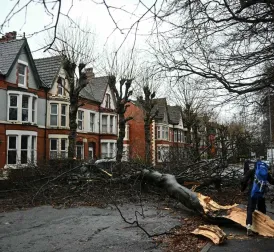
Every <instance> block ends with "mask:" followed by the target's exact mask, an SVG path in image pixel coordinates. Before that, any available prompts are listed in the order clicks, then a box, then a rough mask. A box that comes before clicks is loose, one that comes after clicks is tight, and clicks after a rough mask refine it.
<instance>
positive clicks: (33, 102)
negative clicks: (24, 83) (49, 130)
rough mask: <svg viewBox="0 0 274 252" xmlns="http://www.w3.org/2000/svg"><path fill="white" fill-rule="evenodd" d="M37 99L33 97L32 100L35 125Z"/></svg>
mask: <svg viewBox="0 0 274 252" xmlns="http://www.w3.org/2000/svg"><path fill="white" fill-rule="evenodd" d="M36 100H37V99H36V98H35V97H33V99H32V106H31V107H32V108H31V111H32V116H31V117H32V122H33V123H34V122H36V106H37V105H36Z"/></svg>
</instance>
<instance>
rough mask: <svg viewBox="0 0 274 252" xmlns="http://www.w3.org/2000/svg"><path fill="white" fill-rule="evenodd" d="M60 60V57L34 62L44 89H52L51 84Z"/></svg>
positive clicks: (59, 66)
mask: <svg viewBox="0 0 274 252" xmlns="http://www.w3.org/2000/svg"><path fill="white" fill-rule="evenodd" d="M61 60H62V58H61V56H53V57H47V58H41V59H35V60H34V62H35V65H36V68H37V70H38V73H39V75H40V78H41V80H42V83H43V86H44V87H46V88H51V87H52V84H53V82H54V80H55V78H56V76H57V74H58V72H59V70H60V68H61Z"/></svg>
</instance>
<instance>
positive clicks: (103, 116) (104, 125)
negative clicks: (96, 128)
mask: <svg viewBox="0 0 274 252" xmlns="http://www.w3.org/2000/svg"><path fill="white" fill-rule="evenodd" d="M103 118H106V122H104V121H103ZM103 123H104V124H103ZM102 133H108V115H102Z"/></svg>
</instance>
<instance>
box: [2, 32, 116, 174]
mask: <svg viewBox="0 0 274 252" xmlns="http://www.w3.org/2000/svg"><path fill="white" fill-rule="evenodd" d="M86 73H87V75H88V80H89V83H88V85H87V86H86V87H85V88H84V89H83V90H82V91H81V94H80V96H81V103H82V104H83V106H81V107H80V108H79V111H78V115H77V123H78V130H77V136H76V143H77V145H76V153H75V155H76V157H77V158H79V159H84V158H85V159H87V158H96V157H114V156H115V155H116V139H117V115H116V113H115V97H114V95H113V92H112V90H111V89H110V88H109V85H108V77H95V76H94V74H93V70H92V68H89V69H86ZM69 104H70V103H69V86H68V83H67V80H66V73H65V71H64V69H63V68H62V60H61V57H59V56H56V57H49V58H42V59H37V60H34V59H33V57H32V54H31V51H30V48H29V46H28V43H27V40H26V39H25V38H23V39H16V32H12V33H7V34H6V35H5V36H3V37H2V39H0V108H1V110H0V169H1V168H7V167H12V168H16V167H18V165H25V164H27V163H29V162H31V163H36V162H37V161H38V160H45V159H50V158H56V157H66V156H67V148H68V135H69Z"/></svg>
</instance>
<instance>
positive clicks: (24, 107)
mask: <svg viewBox="0 0 274 252" xmlns="http://www.w3.org/2000/svg"><path fill="white" fill-rule="evenodd" d="M28 115H29V97H28V96H26V95H23V97H22V122H27V121H28Z"/></svg>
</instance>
